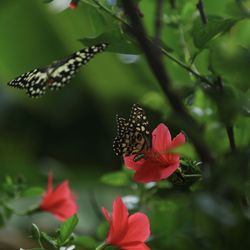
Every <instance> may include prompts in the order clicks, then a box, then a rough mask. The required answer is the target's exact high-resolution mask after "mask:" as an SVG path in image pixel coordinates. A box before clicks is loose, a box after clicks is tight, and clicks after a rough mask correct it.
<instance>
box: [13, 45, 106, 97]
mask: <svg viewBox="0 0 250 250" xmlns="http://www.w3.org/2000/svg"><path fill="white" fill-rule="evenodd" d="M107 46H108V44H106V43H102V44H98V45H93V46H91V47H89V48H85V49H82V50H80V51H77V52H75V53H73V54H71V55H70V56H68V57H67V58H64V59H63V60H60V61H56V62H54V63H52V64H51V65H49V66H47V67H44V68H38V69H34V70H32V71H29V72H27V73H24V74H22V75H21V76H19V77H17V78H15V79H14V80H12V81H11V82H9V83H8V85H9V86H12V87H15V88H19V89H25V90H26V93H27V94H28V95H29V96H30V97H40V96H42V95H43V94H45V92H46V89H47V88H49V89H51V90H53V89H60V88H61V87H63V86H64V85H65V84H66V83H67V82H69V81H70V80H71V78H72V77H73V76H74V75H75V73H76V72H77V71H78V69H79V68H80V67H81V66H82V65H84V64H86V63H87V62H88V61H89V60H90V59H91V58H92V57H94V55H95V54H97V53H100V52H102V51H104V50H105V49H106V47H107Z"/></svg>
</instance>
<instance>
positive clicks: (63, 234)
mask: <svg viewBox="0 0 250 250" xmlns="http://www.w3.org/2000/svg"><path fill="white" fill-rule="evenodd" d="M77 224H78V217H77V215H76V214H75V215H73V216H72V217H70V218H69V219H67V220H66V221H65V222H64V223H63V224H62V225H61V226H60V229H59V231H60V238H59V239H60V243H61V244H63V243H64V242H65V241H66V240H67V239H68V238H69V236H70V235H71V234H72V232H73V230H74V229H75V227H76V225H77Z"/></svg>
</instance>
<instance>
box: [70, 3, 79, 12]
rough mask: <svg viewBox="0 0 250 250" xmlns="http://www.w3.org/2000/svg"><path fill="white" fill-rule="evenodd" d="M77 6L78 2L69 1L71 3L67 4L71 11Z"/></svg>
mask: <svg viewBox="0 0 250 250" xmlns="http://www.w3.org/2000/svg"><path fill="white" fill-rule="evenodd" d="M77 6H78V2H75V1H71V2H70V3H69V8H70V9H72V10H74V9H76V8H77Z"/></svg>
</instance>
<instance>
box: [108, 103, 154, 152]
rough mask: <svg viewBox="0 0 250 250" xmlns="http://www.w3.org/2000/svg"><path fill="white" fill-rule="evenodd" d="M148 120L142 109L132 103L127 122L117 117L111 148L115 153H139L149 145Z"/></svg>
mask: <svg viewBox="0 0 250 250" xmlns="http://www.w3.org/2000/svg"><path fill="white" fill-rule="evenodd" d="M148 124H149V123H148V120H147V117H146V114H145V112H144V110H143V109H142V108H141V107H140V106H139V105H138V104H134V105H133V107H132V110H131V114H130V117H129V120H128V122H127V121H126V120H125V119H124V118H120V117H118V119H117V136H116V138H115V140H114V144H113V149H114V152H115V154H116V155H118V156H126V155H133V154H136V155H139V154H141V153H143V152H144V151H145V150H146V149H147V148H148V147H149V146H150V139H149V130H148Z"/></svg>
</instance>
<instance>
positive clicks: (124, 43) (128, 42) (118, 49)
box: [79, 29, 141, 54]
mask: <svg viewBox="0 0 250 250" xmlns="http://www.w3.org/2000/svg"><path fill="white" fill-rule="evenodd" d="M79 40H80V41H81V42H82V43H83V44H84V45H86V46H92V45H93V44H98V43H108V44H109V46H108V48H107V51H110V52H115V53H121V54H141V51H140V49H139V47H138V45H137V43H136V41H135V40H134V39H133V38H132V37H131V36H129V35H128V34H125V33H122V32H121V31H120V30H118V29H112V30H109V31H106V32H104V33H102V34H101V35H99V36H97V37H88V38H82V39H79Z"/></svg>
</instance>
